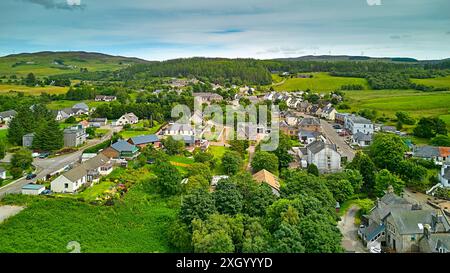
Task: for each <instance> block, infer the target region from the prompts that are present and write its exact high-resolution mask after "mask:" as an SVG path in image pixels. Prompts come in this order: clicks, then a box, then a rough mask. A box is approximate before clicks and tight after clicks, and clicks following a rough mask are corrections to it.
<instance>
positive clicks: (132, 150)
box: [102, 140, 139, 160]
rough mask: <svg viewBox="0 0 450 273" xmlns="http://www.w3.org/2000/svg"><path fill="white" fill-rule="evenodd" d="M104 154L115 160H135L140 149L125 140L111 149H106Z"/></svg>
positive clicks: (118, 142) (113, 145)
mask: <svg viewBox="0 0 450 273" xmlns="http://www.w3.org/2000/svg"><path fill="white" fill-rule="evenodd" d="M102 154H104V155H106V156H107V157H110V158H114V159H125V160H129V159H133V158H135V157H137V156H138V155H139V149H138V147H136V146H135V145H133V144H130V143H128V142H126V141H125V140H119V141H117V142H116V143H114V144H112V145H111V146H110V147H108V148H106V149H104V150H103V151H102Z"/></svg>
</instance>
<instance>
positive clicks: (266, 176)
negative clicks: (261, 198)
mask: <svg viewBox="0 0 450 273" xmlns="http://www.w3.org/2000/svg"><path fill="white" fill-rule="evenodd" d="M253 179H254V180H255V181H256V182H258V183H266V184H267V185H269V186H270V188H271V189H272V193H273V194H275V195H277V196H280V182H279V181H278V178H277V177H276V176H275V175H273V174H272V173H271V172H269V171H267V170H264V169H263V170H260V171H259V172H257V173H255V174H254V175H253Z"/></svg>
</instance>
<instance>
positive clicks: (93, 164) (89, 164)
mask: <svg viewBox="0 0 450 273" xmlns="http://www.w3.org/2000/svg"><path fill="white" fill-rule="evenodd" d="M109 161H110V159H109V157H107V156H106V155H104V154H102V153H100V154H98V155H96V156H94V157H93V158H90V159H88V160H86V161H85V162H84V163H83V164H82V166H84V168H85V169H86V170H93V169H97V168H99V167H101V166H104V165H106V164H108V162H109Z"/></svg>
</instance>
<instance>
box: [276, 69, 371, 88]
mask: <svg viewBox="0 0 450 273" xmlns="http://www.w3.org/2000/svg"><path fill="white" fill-rule="evenodd" d="M310 74H313V75H314V77H313V78H288V79H286V81H285V82H284V83H283V84H280V85H274V89H275V90H276V91H295V90H307V89H310V90H312V91H317V92H330V91H335V90H337V89H340V88H341V86H342V85H349V84H359V85H362V86H364V87H365V88H368V84H367V80H366V79H362V78H350V77H334V76H330V75H329V74H328V73H310ZM278 80H279V79H277V78H274V81H278Z"/></svg>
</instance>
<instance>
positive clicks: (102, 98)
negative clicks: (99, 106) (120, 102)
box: [95, 95, 117, 102]
mask: <svg viewBox="0 0 450 273" xmlns="http://www.w3.org/2000/svg"><path fill="white" fill-rule="evenodd" d="M116 99H117V97H116V96H105V95H97V96H95V101H108V102H109V101H115V100H116Z"/></svg>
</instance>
